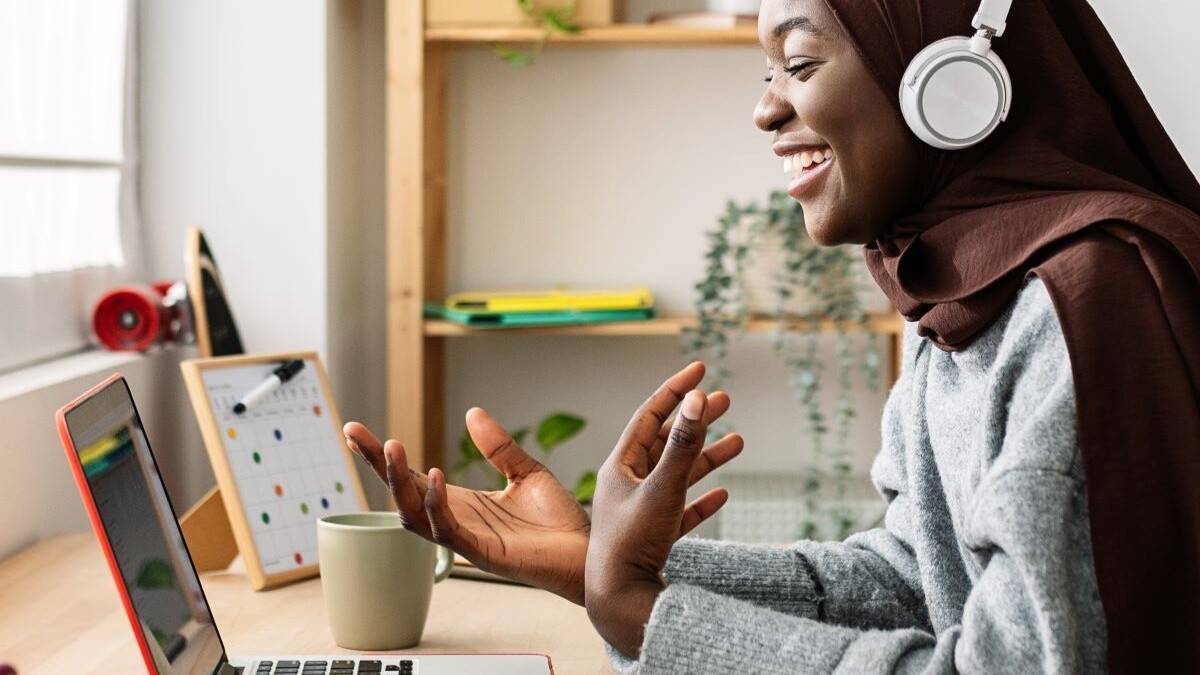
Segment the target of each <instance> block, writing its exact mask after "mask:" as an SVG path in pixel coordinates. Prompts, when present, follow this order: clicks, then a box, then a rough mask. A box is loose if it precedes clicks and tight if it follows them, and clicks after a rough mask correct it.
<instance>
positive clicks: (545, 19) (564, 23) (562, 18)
mask: <svg viewBox="0 0 1200 675" xmlns="http://www.w3.org/2000/svg"><path fill="white" fill-rule="evenodd" d="M542 23H544V24H546V27H547V28H549V29H550V30H556V31H558V32H560V33H565V34H567V35H571V34H574V33H578V32H579V26H577V25H575V24H573V23H571V21H570V20H569V19H568V18H567V15H565V14H563V13H562V11H561V10H557V9H547V10H545V11H544V12H542Z"/></svg>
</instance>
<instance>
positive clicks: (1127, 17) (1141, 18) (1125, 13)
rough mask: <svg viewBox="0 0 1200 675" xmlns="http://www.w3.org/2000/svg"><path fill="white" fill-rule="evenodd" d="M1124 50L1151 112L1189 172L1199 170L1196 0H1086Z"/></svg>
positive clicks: (1198, 18)
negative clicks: (1173, 143)
mask: <svg viewBox="0 0 1200 675" xmlns="http://www.w3.org/2000/svg"><path fill="white" fill-rule="evenodd" d="M1091 4H1092V7H1093V8H1095V10H1096V14H1097V15H1098V16H1099V17H1100V20H1101V21H1103V22H1104V25H1105V26H1106V27H1107V28H1108V31H1109V33H1111V34H1112V36H1113V40H1114V41H1115V42H1116V43H1117V46H1118V47H1119V48H1120V49H1121V53H1122V54H1123V55H1124V56H1125V62H1126V63H1128V64H1129V69H1130V70H1132V71H1133V75H1134V77H1136V78H1137V80H1138V84H1140V85H1141V87H1142V91H1144V92H1145V93H1146V98H1147V99H1148V100H1149V101H1150V105H1151V106H1153V108H1154V112H1155V114H1157V115H1158V118H1159V119H1160V120H1161V121H1162V123H1163V126H1165V127H1166V129H1167V132H1168V133H1169V134H1171V139H1172V140H1174V141H1175V145H1176V146H1178V147H1179V150H1180V151H1181V152H1182V153H1183V156H1184V159H1186V160H1187V161H1188V166H1189V167H1191V169H1192V172H1193V173H1198V172H1200V122H1197V119H1196V110H1197V107H1198V106H1200V69H1197V68H1196V67H1195V62H1196V55H1195V53H1194V45H1195V36H1194V33H1195V30H1194V27H1195V26H1196V25H1197V24H1200V3H1197V2H1191V1H1190V0H1147V1H1145V2H1136V3H1134V2H1126V1H1122V0H1091Z"/></svg>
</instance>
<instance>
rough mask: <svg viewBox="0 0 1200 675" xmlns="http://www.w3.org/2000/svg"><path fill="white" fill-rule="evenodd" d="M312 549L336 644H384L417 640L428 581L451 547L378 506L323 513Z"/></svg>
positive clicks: (450, 559) (448, 564) (438, 576)
mask: <svg viewBox="0 0 1200 675" xmlns="http://www.w3.org/2000/svg"><path fill="white" fill-rule="evenodd" d="M317 555H318V556H319V558H320V565H321V589H322V592H323V593H324V595H325V611H326V613H327V614H328V615H329V627H330V628H331V629H332V630H333V639H334V642H336V643H337V644H338V646H341V647H345V648H347V649H360V650H368V651H388V650H392V649H404V648H406V647H412V646H414V645H416V644H417V643H419V642H420V641H421V633H423V632H424V631H425V618H426V617H427V616H428V614H429V598H430V596H432V595H433V584H434V583H436V582H438V581H441V580H442V579H445V578H446V577H448V576H449V575H450V570H451V568H453V566H454V554H453V553H451V552H450V551H449V550H448V549H445V548H442V547H440V546H437V545H435V544H433V543H432V542H429V541H426V540H425V539H422V538H421V537H419V536H417V535H415V534H413V533H412V532H409V531H407V530H405V529H404V526H403V525H401V524H400V516H399V514H396V513H391V512H384V511H370V512H366V513H345V514H341V515H336V516H326V517H324V518H322V519H320V520H319V521H318V522H317Z"/></svg>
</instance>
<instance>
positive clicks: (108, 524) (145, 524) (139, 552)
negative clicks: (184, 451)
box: [58, 374, 225, 675]
mask: <svg viewBox="0 0 1200 675" xmlns="http://www.w3.org/2000/svg"><path fill="white" fill-rule="evenodd" d="M58 431H59V436H60V437H61V439H62V443H63V448H64V449H65V450H66V452H67V458H68V461H69V462H70V464H71V468H72V470H73V472H74V474H75V481H76V483H77V484H78V486H79V491H80V493H81V495H82V497H83V502H84V506H85V507H86V508H87V511H88V517H89V518H90V519H91V522H92V527H93V529H95V531H96V536H97V538H98V539H99V540H100V546H101V548H102V549H103V551H104V555H105V558H106V559H107V561H108V566H109V569H110V570H111V572H112V575H113V580H114V581H115V582H116V584H117V590H118V592H119V593H120V596H121V600H122V602H123V603H124V605H125V613H126V614H127V615H128V616H129V621H130V624H131V626H132V627H133V631H134V637H135V639H136V641H137V644H138V646H139V647H140V649H141V652H142V657H143V659H144V660H145V662H146V669H147V671H148V672H150V673H157V674H158V675H185V674H186V675H193V674H198V675H210V674H211V673H215V672H217V670H218V669H219V668H220V667H221V666H222V664H223V663H224V662H225V647H224V644H223V643H222V642H221V636H220V635H219V634H218V633H217V628H216V624H215V623H214V622H213V617H212V613H211V612H210V611H209V608H208V601H207V600H206V599H205V597H204V590H203V589H202V588H201V586H200V578H199V576H197V574H196V569H195V567H194V566H193V565H192V559H191V556H190V554H189V553H188V550H187V543H186V542H185V541H184V539H183V533H182V532H181V531H180V529H179V522H178V521H177V520H176V519H175V515H174V510H173V509H172V507H171V501H170V498H169V497H168V496H167V491H166V488H165V487H164V486H163V481H162V476H161V475H159V472H158V465H157V464H156V463H155V461H154V454H153V452H152V451H151V450H150V441H149V439H148V438H147V437H146V430H145V428H144V427H143V426H142V420H141V418H140V417H139V416H138V412H137V408H136V407H135V406H134V402H133V396H132V394H131V393H130V391H129V385H128V384H127V383H126V381H125V378H123V377H122V376H121V375H120V374H116V375H113V376H112V377H110V378H108V379H107V380H105V381H104V382H102V383H101V384H99V385H97V386H96V387H95V388H93V389H92V390H91V391H89V392H87V393H86V394H84V395H83V396H81V397H79V398H78V399H76V400H75V401H74V402H72V403H70V404H68V405H66V406H64V407H63V408H62V409H61V410H59V411H58Z"/></svg>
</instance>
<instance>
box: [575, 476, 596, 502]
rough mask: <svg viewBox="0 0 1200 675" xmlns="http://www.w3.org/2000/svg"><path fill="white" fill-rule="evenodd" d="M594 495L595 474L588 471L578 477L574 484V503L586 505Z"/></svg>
mask: <svg viewBox="0 0 1200 675" xmlns="http://www.w3.org/2000/svg"><path fill="white" fill-rule="evenodd" d="M595 495H596V472H595V471H589V472H587V473H585V474H583V475H582V476H580V477H579V482H578V483H576V484H575V501H577V502H579V503H580V504H587V503H588V502H590V501H592V497H594V496H595Z"/></svg>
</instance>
